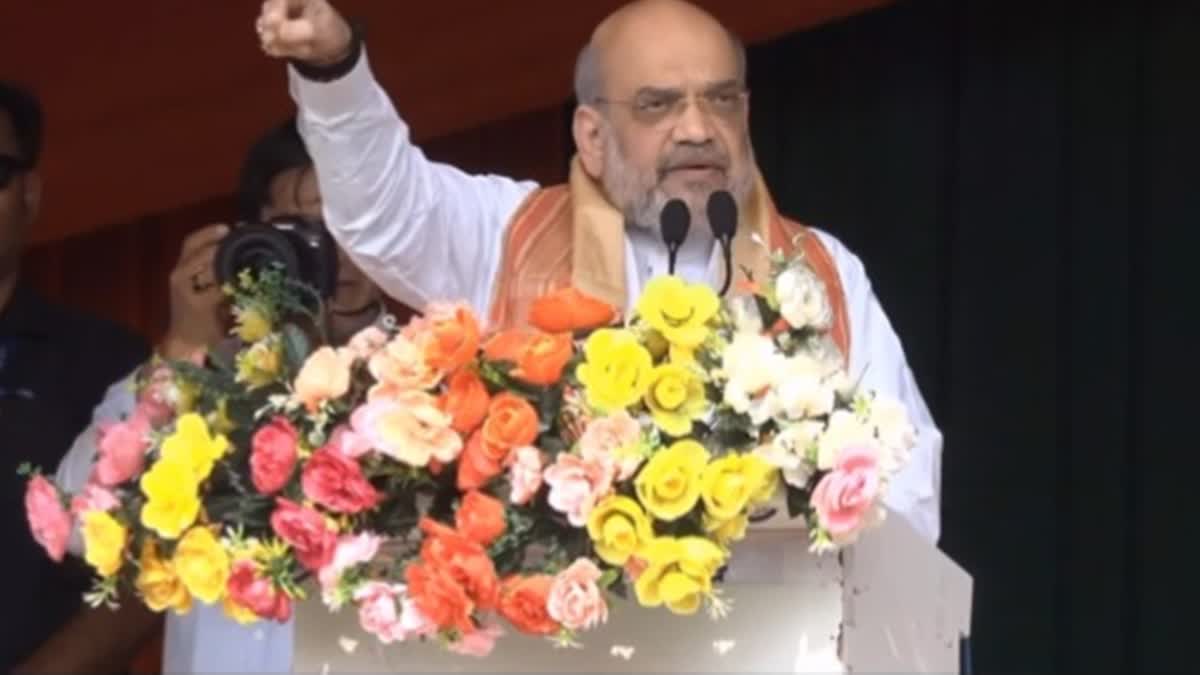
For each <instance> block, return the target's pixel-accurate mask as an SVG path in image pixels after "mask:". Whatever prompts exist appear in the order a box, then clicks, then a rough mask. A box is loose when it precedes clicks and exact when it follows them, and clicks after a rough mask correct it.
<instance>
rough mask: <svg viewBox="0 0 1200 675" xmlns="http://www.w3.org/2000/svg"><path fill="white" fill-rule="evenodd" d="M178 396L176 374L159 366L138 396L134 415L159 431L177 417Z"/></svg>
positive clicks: (165, 367) (167, 367) (166, 367)
mask: <svg viewBox="0 0 1200 675" xmlns="http://www.w3.org/2000/svg"><path fill="white" fill-rule="evenodd" d="M178 395H179V390H178V388H177V387H176V385H175V373H174V372H172V370H171V368H170V367H169V366H166V365H160V366H157V367H155V368H154V369H153V371H151V373H150V376H149V377H148V378H147V381H146V384H145V386H144V387H143V388H142V391H141V393H140V394H139V395H138V401H137V408H136V410H135V413H134V414H135V415H140V416H142V417H145V418H146V421H148V422H149V423H150V426H151V427H153V428H155V429H157V428H159V427H161V426H163V425H164V424H166V423H168V422H170V421H171V418H173V417H174V416H175V401H176V400H178Z"/></svg>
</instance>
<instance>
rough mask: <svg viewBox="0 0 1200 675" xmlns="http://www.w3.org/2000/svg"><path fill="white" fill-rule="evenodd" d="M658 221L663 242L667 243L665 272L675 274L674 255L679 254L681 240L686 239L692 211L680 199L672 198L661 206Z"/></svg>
mask: <svg viewBox="0 0 1200 675" xmlns="http://www.w3.org/2000/svg"><path fill="white" fill-rule="evenodd" d="M659 222H660V227H661V230H662V238H663V243H665V244H666V245H667V274H675V257H676V256H678V255H679V247H680V246H682V245H683V240H684V239H687V234H688V227H689V226H691V223H692V213H691V211H688V207H687V204H684V203H683V200H682V199H672V200H671V201H669V202H667V203H666V205H665V206H663V210H662V215H661V216H660V217H659Z"/></svg>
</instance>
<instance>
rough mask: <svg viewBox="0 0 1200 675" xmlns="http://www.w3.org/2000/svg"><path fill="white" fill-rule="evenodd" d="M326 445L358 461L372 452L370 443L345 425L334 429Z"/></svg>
mask: <svg viewBox="0 0 1200 675" xmlns="http://www.w3.org/2000/svg"><path fill="white" fill-rule="evenodd" d="M326 445H327V446H328V447H331V448H333V449H334V450H337V451H338V452H340V453H342V454H343V455H345V456H347V457H349V458H350V459H358V458H359V457H362V456H363V455H365V454H367V453H369V452H371V450H372V448H371V442H370V441H368V440H367V439H366V438H365V437H364V436H363V435H362V434H356V433H354V431H353V430H352V429H350V427H348V426H346V425H344V424H342V425H339V426H337V427H335V428H334V430H333V433H331V434H330V435H329V443H327V444H326Z"/></svg>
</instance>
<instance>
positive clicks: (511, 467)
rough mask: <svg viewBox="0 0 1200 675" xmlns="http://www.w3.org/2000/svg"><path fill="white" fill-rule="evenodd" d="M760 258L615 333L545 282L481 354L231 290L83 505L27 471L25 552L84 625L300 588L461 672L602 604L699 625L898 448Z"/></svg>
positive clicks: (775, 262) (848, 516)
mask: <svg viewBox="0 0 1200 675" xmlns="http://www.w3.org/2000/svg"><path fill="white" fill-rule="evenodd" d="M771 262H772V267H771V275H770V278H768V279H763V280H760V281H758V282H755V281H754V280H753V279H751V280H750V281H749V282H748V283H747V284H746V288H745V289H744V290H745V291H746V292H745V293H743V294H742V295H740V296H739V297H737V298H734V299H731V300H728V301H724V302H723V301H721V300H720V299H719V298H718V297H717V296H716V295H715V294H714V293H713V291H712V290H711V289H710V288H708V287H707V286H701V285H689V284H687V283H685V282H683V281H682V280H680V279H679V278H677V277H661V278H656V279H654V280H653V281H652V282H650V283H649V285H648V286H647V287H646V289H645V292H644V294H643V295H642V296H641V298H640V300H639V301H638V303H637V305H636V308H635V311H634V312H632V314H631V317H630V318H629V320H628V321H626V322H624V323H622V324H617V323H616V322H615V313H614V312H613V310H612V309H611V308H610V307H608V306H606V305H604V304H603V303H600V302H598V301H595V300H593V299H590V298H588V297H586V296H584V295H582V294H580V293H578V292H576V291H574V290H570V289H568V290H564V291H559V292H556V293H553V294H551V295H549V296H547V297H545V298H543V299H541V300H539V301H538V302H537V303H535V305H534V307H533V310H532V312H531V315H530V324H531V325H532V326H534V327H535V328H529V329H520V330H509V331H502V332H499V333H494V334H485V333H484V331H483V330H482V328H481V325H480V322H479V319H478V317H476V316H475V315H474V314H473V313H472V311H471V310H470V309H468V308H467V307H465V306H463V305H458V304H436V305H433V306H431V307H429V308H428V309H427V311H426V312H425V314H424V315H423V316H422V317H420V318H417V319H414V320H413V321H412V322H410V323H409V324H408V325H406V326H403V327H399V326H395V325H380V326H374V327H371V328H369V329H367V330H364V331H363V332H361V333H360V334H358V335H357V336H356V337H354V338H353V339H352V340H350V342H349V343H348V344H346V345H342V346H333V345H329V344H327V343H326V341H324V340H323V339H322V338H321V337H320V335H319V332H320V331H319V330H318V329H316V328H314V326H319V323H320V322H319V321H315V319H316V318H317V317H319V316H320V312H319V308H317V309H314V308H313V303H312V302H306V301H305V300H304V299H305V297H306V294H305V292H304V290H303V288H302V287H299V286H297V285H296V284H293V283H290V282H288V281H287V280H286V279H284V278H283V277H282V276H281V275H280V273H279V272H278V271H276V270H267V271H264V272H262V273H260V274H258V275H257V276H252V275H250V274H248V273H247V274H243V275H242V276H241V277H240V278H239V280H238V283H237V284H236V285H235V286H234V287H228V288H227V289H226V291H227V292H228V293H230V294H231V295H232V296H233V306H234V310H235V317H236V327H235V329H234V332H235V333H236V338H237V345H238V347H237V349H236V350H231V351H236V353H234V354H232V355H230V354H227V353H224V352H223V351H222V350H219V349H214V350H210V351H209V353H207V354H206V355H205V356H204V357H203V358H198V359H196V360H195V361H194V362H170V363H168V362H162V361H155V362H152V363H150V364H148V365H147V367H146V368H144V369H143V371H142V374H141V375H140V377H139V378H138V381H137V383H136V389H137V400H138V404H137V408H136V411H135V412H134V413H133V414H131V415H129V416H128V417H126V418H125V419H123V420H119V421H118V420H114V421H113V422H112V423H111V424H109V425H108V426H106V427H105V428H104V429H102V432H101V435H100V440H99V449H98V454H97V457H96V463H95V469H94V472H93V474H92V476H91V479H90V482H89V484H88V485H87V487H86V488H85V489H84V490H82V491H81V492H79V493H78V494H66V493H64V492H63V491H62V490H61V489H60V487H59V486H57V485H55V484H54V482H53V481H52V480H50V479H49V478H47V477H46V476H44V475H41V474H40V473H39V472H38V471H37V470H36V469H31V468H27V469H26V471H27V475H28V476H29V480H28V489H27V493H26V500H25V503H26V507H27V513H28V517H29V521H30V525H31V527H32V531H33V535H34V537H35V538H36V539H37V541H38V542H40V543H41V544H42V545H43V546H44V547H45V549H46V551H47V552H48V553H49V555H50V556H51V557H53V558H54V559H55V560H60V559H62V557H63V556H64V554H65V550H66V546H67V540H68V537H69V535H70V531H71V528H72V527H73V526H77V527H78V528H79V530H80V532H81V534H82V539H83V542H84V550H85V554H84V555H85V559H86V561H87V562H88V563H89V564H90V565H91V566H92V567H93V568H94V570H95V572H96V575H97V581H96V585H95V588H94V590H93V591H92V592H91V593H89V596H88V599H89V601H90V602H92V603H93V604H94V605H101V604H110V605H112V604H115V603H116V601H117V600H118V598H119V597H120V595H121V593H122V589H132V591H133V592H134V593H136V595H137V597H139V598H140V600H141V602H143V603H145V604H146V605H147V606H148V607H150V608H152V609H153V610H155V611H164V610H168V609H169V610H171V611H174V612H180V613H183V612H187V611H189V609H190V608H191V606H192V604H193V603H194V602H196V601H199V602H204V603H210V604H211V603H221V605H222V606H223V607H224V610H225V611H226V613H227V614H228V615H229V616H231V617H233V618H234V619H236V620H238V621H240V622H244V623H251V622H254V621H259V620H264V619H266V620H276V621H286V620H288V619H289V617H290V616H291V613H292V607H293V604H294V603H295V602H296V601H299V600H301V599H303V598H304V597H305V591H306V588H316V589H319V594H320V597H321V599H322V600H323V602H324V603H325V604H326V605H327V606H328V607H329V608H330V609H331V610H338V609H340V608H343V607H346V606H352V607H353V608H355V610H356V611H357V613H358V617H359V619H360V622H361V625H362V627H363V629H365V630H366V631H368V632H369V633H372V634H374V635H375V636H377V637H378V638H379V639H380V640H381V641H383V642H385V643H391V642H398V641H404V640H410V639H417V638H429V639H438V640H440V641H441V642H442V643H443V644H445V645H446V646H447V647H448V648H449V649H452V650H454V651H456V652H459V653H465V654H474V655H485V654H487V653H488V652H489V651H490V649H491V647H492V645H493V643H494V641H495V640H496V638H497V637H498V636H499V635H501V633H502V631H503V629H502V626H503V625H504V624H505V623H506V624H507V625H509V626H511V627H512V628H513V629H515V630H517V631H520V632H523V633H527V634H535V635H544V636H548V637H550V638H552V639H553V640H555V641H557V642H558V643H559V644H574V643H575V642H576V640H577V639H579V636H580V634H581V633H583V632H585V631H587V630H588V629H590V628H593V627H595V626H597V625H598V624H601V623H604V622H605V621H607V620H608V608H609V604H610V602H611V601H612V599H613V597H629V596H632V597H633V598H634V599H635V600H636V602H637V603H639V604H640V605H642V606H646V607H659V606H662V607H665V608H666V610H668V611H670V612H673V613H676V614H692V613H695V612H697V611H699V610H700V609H701V608H706V609H707V610H708V611H709V612H710V613H711V614H713V615H714V616H717V617H719V616H722V615H723V614H724V613H725V612H727V611H729V610H730V600H729V599H728V598H724V597H723V596H722V595H721V593H720V590H719V585H720V583H719V577H720V573H721V570H722V569H723V568H724V566H725V565H726V564H727V563H728V561H729V560H730V557H731V555H733V553H734V551H735V550H736V546H737V542H738V541H739V540H741V539H742V538H743V537H744V536H745V534H746V531H747V528H748V525H749V524H750V523H751V522H752V521H754V520H756V519H758V518H760V517H768V516H772V515H773V514H775V513H779V512H780V511H786V513H787V515H788V516H790V517H792V518H795V519H799V521H801V523H802V525H803V526H804V528H805V529H806V530H807V536H808V537H809V541H810V546H811V548H812V550H813V551H816V552H826V551H832V550H836V549H837V548H839V547H842V546H845V545H847V544H850V543H852V542H853V541H855V538H856V537H857V536H858V535H859V533H861V532H862V531H863V530H865V529H866V528H868V527H870V526H871V525H872V524H874V523H877V522H878V520H879V518H880V517H881V515H882V513H883V508H882V506H881V504H882V500H883V498H884V496H885V494H886V491H887V487H888V482H889V478H890V477H891V476H892V475H894V473H895V472H896V471H897V470H899V468H900V467H901V466H902V465H903V464H904V462H905V461H906V458H907V454H908V452H909V450H910V448H911V446H912V445H913V443H914V441H915V438H914V434H915V432H914V429H913V427H912V426H911V424H909V422H908V420H907V418H906V413H905V411H904V409H903V408H902V407H901V406H900V405H899V404H898V403H897V402H895V401H891V400H887V399H884V398H882V397H878V396H875V395H874V394H872V393H871V392H866V391H861V390H860V389H859V388H858V387H857V386H856V384H855V382H853V381H852V380H851V379H850V378H849V376H848V374H847V373H846V371H845V369H844V366H843V360H842V357H841V354H840V353H839V351H838V349H837V348H836V347H835V346H834V345H833V343H832V341H831V339H830V337H829V328H830V324H831V320H832V312H831V309H830V305H829V303H828V302H827V300H826V294H825V289H824V286H823V285H822V283H821V282H820V280H819V279H818V277H817V276H816V275H815V274H814V273H813V272H812V271H811V269H810V268H809V267H808V266H807V265H806V263H805V261H804V260H803V258H791V259H788V258H784V257H782V256H781V255H778V254H776V255H774V256H772V259H771ZM306 327H307V328H306Z"/></svg>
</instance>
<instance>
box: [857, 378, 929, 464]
mask: <svg viewBox="0 0 1200 675" xmlns="http://www.w3.org/2000/svg"><path fill="white" fill-rule="evenodd" d="M867 423H868V424H869V425H871V426H872V427H874V428H875V433H876V435H877V437H878V438H879V442H880V443H882V444H883V446H884V447H885V448H887V449H888V451H889V452H888V454H889V455H890V457H889V460H890V461H887V462H885V463H884V469H885V470H886V471H887V472H889V473H894V472H895V471H897V470H898V469H899V468H900V466H902V465H904V464H906V463H908V458H909V455H910V454H911V451H912V448H913V446H914V445H916V442H917V429H916V427H914V426H913V424H912V422H911V421H909V419H908V410H906V409H905V408H904V405H903V404H901V403H900V402H899V401H896V400H894V399H890V398H885V397H876V398H875V400H874V401H872V402H871V409H870V412H869V415H868V419H867Z"/></svg>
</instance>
